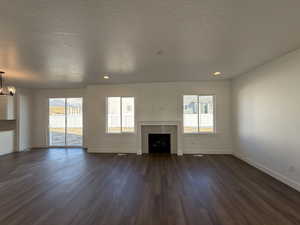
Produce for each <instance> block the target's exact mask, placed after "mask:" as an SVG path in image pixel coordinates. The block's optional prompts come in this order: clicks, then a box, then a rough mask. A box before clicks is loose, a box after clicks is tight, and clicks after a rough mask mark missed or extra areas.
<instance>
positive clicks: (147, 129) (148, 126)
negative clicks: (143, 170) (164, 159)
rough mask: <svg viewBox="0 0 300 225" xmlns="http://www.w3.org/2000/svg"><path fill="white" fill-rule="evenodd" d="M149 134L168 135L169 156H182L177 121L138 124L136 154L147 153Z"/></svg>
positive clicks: (180, 134)
mask: <svg viewBox="0 0 300 225" xmlns="http://www.w3.org/2000/svg"><path fill="white" fill-rule="evenodd" d="M149 134H170V140H171V141H170V144H171V149H170V150H171V154H177V155H182V148H181V142H182V141H181V140H182V137H181V136H182V132H181V123H180V122H179V121H141V122H139V123H138V135H137V138H138V139H137V142H138V149H137V154H139V155H141V154H148V153H149V142H148V141H149V140H148V139H149Z"/></svg>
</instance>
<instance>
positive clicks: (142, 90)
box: [86, 81, 232, 153]
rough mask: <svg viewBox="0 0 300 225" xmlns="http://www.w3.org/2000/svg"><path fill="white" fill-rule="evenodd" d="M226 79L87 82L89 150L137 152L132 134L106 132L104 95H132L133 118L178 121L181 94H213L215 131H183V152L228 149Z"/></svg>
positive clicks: (228, 101)
mask: <svg viewBox="0 0 300 225" xmlns="http://www.w3.org/2000/svg"><path fill="white" fill-rule="evenodd" d="M230 88H231V84H230V81H205V82H177V83H148V84H122V85H95V86H89V87H88V88H87V92H86V118H87V121H86V122H87V124H86V125H87V133H86V134H87V135H86V144H87V147H88V148H89V151H90V152H128V153H136V152H137V136H136V134H122V135H120V134H106V132H105V127H106V121H105V118H106V117H105V113H106V103H105V100H106V97H107V96H134V97H135V98H136V99H135V100H136V102H135V104H136V121H176V120H180V121H182V96H183V95H184V94H187V95H188V94H216V96H217V97H216V108H217V116H216V117H217V118H216V120H217V134H215V135H195V134H189V135H184V138H183V139H184V140H183V152H184V153H231V152H232V146H231V139H232V138H231V119H230V118H231V115H230V113H231V112H230V109H231V101H230V97H231V96H230V93H231V89H230Z"/></svg>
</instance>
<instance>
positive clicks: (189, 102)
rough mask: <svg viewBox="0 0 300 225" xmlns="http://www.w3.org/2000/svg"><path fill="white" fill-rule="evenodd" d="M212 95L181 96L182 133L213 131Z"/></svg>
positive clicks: (213, 97)
mask: <svg viewBox="0 0 300 225" xmlns="http://www.w3.org/2000/svg"><path fill="white" fill-rule="evenodd" d="M214 102H215V96H213V95H185V96H183V123H184V126H183V127H184V128H183V129H184V133H213V132H215V124H214Z"/></svg>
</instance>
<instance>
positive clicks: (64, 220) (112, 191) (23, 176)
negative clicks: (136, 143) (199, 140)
mask: <svg viewBox="0 0 300 225" xmlns="http://www.w3.org/2000/svg"><path fill="white" fill-rule="evenodd" d="M0 224H1V225H17V224H20V225H50V224H51V225H67V224H74V225H96V224H97V225H133V224H135V225H150V224H151V225H186V224H188V225H198V224H201V225H212V224H214V225H252V224H253V225H291V224H300V193H298V192H297V191H295V190H293V189H291V188H289V187H287V186H286V185H284V184H282V183H280V182H278V181H276V180H275V179H273V178H271V177H270V176H268V175H265V174H264V173H262V172H260V171H258V170H257V169H255V168H253V167H251V166H249V165H247V164H245V163H244V162H242V161H240V160H238V159H236V158H234V157H232V156H204V157H201V158H199V157H193V156H183V157H177V156H166V155H162V156H159V155H155V156H150V155H145V156H137V155H128V156H116V155H102V154H87V153H85V152H84V151H83V150H81V149H52V150H37V151H31V152H26V153H18V154H11V155H6V156H2V157H0Z"/></svg>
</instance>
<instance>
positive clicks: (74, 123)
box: [49, 98, 83, 146]
mask: <svg viewBox="0 0 300 225" xmlns="http://www.w3.org/2000/svg"><path fill="white" fill-rule="evenodd" d="M82 126H83V124H82V98H49V145H50V146H82Z"/></svg>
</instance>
